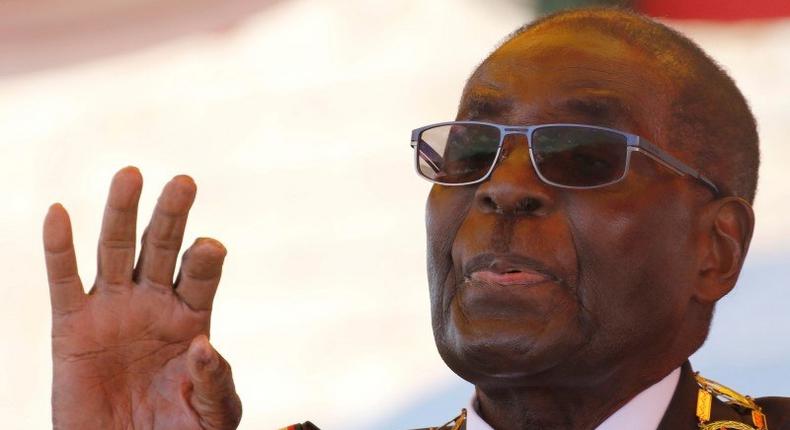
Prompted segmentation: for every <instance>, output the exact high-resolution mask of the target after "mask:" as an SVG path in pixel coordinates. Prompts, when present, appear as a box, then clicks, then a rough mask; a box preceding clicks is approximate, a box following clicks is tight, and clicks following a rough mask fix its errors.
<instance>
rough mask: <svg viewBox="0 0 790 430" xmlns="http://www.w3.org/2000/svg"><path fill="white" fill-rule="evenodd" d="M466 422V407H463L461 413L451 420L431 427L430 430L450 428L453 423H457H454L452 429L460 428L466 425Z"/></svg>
mask: <svg viewBox="0 0 790 430" xmlns="http://www.w3.org/2000/svg"><path fill="white" fill-rule="evenodd" d="M465 422H466V408H464V409H461V414H460V415H458V416H457V417H455V418H453V419H451V420H450V421H447V422H446V423H444V424H442V425H440V426H439V427H431V428H430V429H429V430H441V429H443V428H448V427H450V425H452V424H453V423H454V424H455V425H453V426H452V428H451V429H450V430H458V429H460V428H461V426H462V425H464V423H465Z"/></svg>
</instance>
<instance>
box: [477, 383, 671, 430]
mask: <svg viewBox="0 0 790 430" xmlns="http://www.w3.org/2000/svg"><path fill="white" fill-rule="evenodd" d="M679 380H680V368H677V369H675V370H673V371H672V373H670V374H669V375H667V376H665V377H664V379H662V380H660V381H658V382H656V383H655V384H653V385H651V386H650V387H648V388H647V389H645V390H644V391H642V392H641V393H639V394H637V395H636V396H635V397H634V398H632V399H631V400H629V401H628V403H626V404H625V405H623V406H622V407H621V408H620V409H618V410H617V411H615V413H614V414H612V415H610V416H609V418H607V419H606V421H604V422H603V423H601V425H599V426H598V427H596V429H595V430H630V429H634V428H640V429H655V428H657V427H658V424H659V423H661V418H662V417H663V416H664V414H665V413H666V411H667V408H668V407H669V402H670V400H672V395H673V394H674V393H675V388H677V385H678V381H679ZM477 409H478V407H477V396H472V399H471V401H470V404H469V405H468V406H467V408H466V411H467V414H466V430H494V429H493V428H492V427H491V426H490V425H488V423H486V422H485V421H483V418H481V417H480V415H479V414H478V412H477Z"/></svg>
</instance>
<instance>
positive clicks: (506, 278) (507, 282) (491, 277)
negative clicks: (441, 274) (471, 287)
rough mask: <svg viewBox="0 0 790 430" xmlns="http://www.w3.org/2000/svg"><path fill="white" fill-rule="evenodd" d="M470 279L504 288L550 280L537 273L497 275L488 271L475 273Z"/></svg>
mask: <svg viewBox="0 0 790 430" xmlns="http://www.w3.org/2000/svg"><path fill="white" fill-rule="evenodd" d="M470 278H471V279H472V280H475V281H478V282H481V283H484V284H495V285H502V286H515V285H532V284H538V283H541V282H546V281H548V280H549V278H548V277H547V276H546V275H544V274H541V273H536V272H514V273H495V272H491V271H487V270H483V271H479V272H474V273H472V275H471V276H470Z"/></svg>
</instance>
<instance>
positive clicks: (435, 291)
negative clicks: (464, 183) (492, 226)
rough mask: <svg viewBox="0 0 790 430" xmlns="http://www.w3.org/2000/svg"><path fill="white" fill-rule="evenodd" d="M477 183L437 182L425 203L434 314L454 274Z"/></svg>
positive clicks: (429, 280) (436, 314)
mask: <svg viewBox="0 0 790 430" xmlns="http://www.w3.org/2000/svg"><path fill="white" fill-rule="evenodd" d="M475 189H476V188H475V187H456V188H450V187H440V186H434V187H433V188H432V189H431V193H430V194H429V195H428V201H427V204H426V207H425V227H426V237H427V240H428V255H427V257H428V261H427V263H428V285H429V287H430V291H431V308H432V312H433V314H434V315H433V316H434V318H436V317H438V316H439V315H438V313H439V312H438V308H439V307H445V308H446V306H442V302H443V297H444V295H445V294H444V293H445V292H446V288H445V284H446V283H447V281H448V276H450V275H451V274H452V268H453V261H452V255H451V252H452V247H453V242H454V241H455V237H456V235H457V234H458V230H459V228H460V227H461V225H462V224H463V221H464V219H465V218H466V214H467V213H468V211H469V207H470V205H471V202H472V200H473V198H474V192H475Z"/></svg>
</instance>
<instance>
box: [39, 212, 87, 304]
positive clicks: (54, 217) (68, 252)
mask: <svg viewBox="0 0 790 430" xmlns="http://www.w3.org/2000/svg"><path fill="white" fill-rule="evenodd" d="M44 256H45V260H46V265H47V278H48V279H49V298H50V301H51V302H52V312H53V313H68V312H71V311H73V310H76V309H77V308H78V307H79V306H80V305H81V304H82V303H83V301H84V300H85V292H84V291H83V289H82V282H81V281H80V277H79V274H78V273H77V258H76V256H75V254H74V244H73V242H72V236H71V221H70V220H69V215H68V213H66V209H64V208H63V206H61V205H60V204H58V203H56V204H54V205H52V206H50V208H49V212H47V216H46V218H45V219H44Z"/></svg>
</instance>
